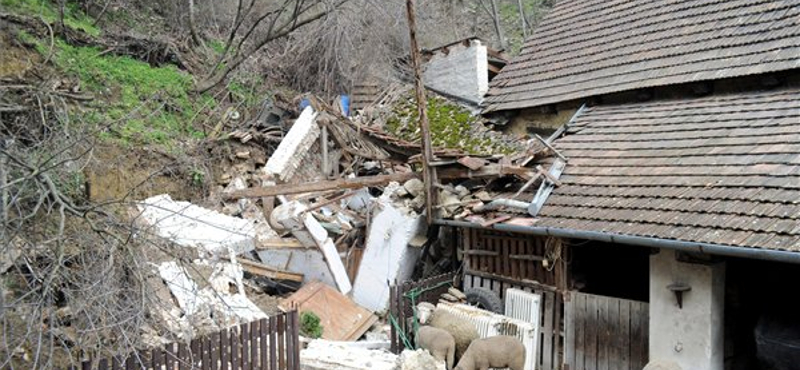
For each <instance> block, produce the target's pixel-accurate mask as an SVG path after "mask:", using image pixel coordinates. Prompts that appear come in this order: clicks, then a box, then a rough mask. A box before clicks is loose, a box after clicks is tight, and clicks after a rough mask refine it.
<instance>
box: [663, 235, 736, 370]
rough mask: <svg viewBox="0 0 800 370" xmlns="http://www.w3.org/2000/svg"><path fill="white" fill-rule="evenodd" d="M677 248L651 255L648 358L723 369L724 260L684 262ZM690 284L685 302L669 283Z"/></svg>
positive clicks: (703, 368) (696, 368) (704, 369)
mask: <svg viewBox="0 0 800 370" xmlns="http://www.w3.org/2000/svg"><path fill="white" fill-rule="evenodd" d="M675 254H676V253H675V251H673V250H668V249H662V250H661V251H660V252H659V253H658V254H656V255H653V256H651V257H650V361H651V362H656V361H671V362H675V363H677V364H678V365H680V366H681V368H682V369H692V370H723V368H724V366H723V365H724V363H723V344H724V335H723V334H724V333H723V322H724V320H723V319H724V316H723V314H724V309H725V264H724V263H716V264H711V265H705V264H694V263H683V262H678V261H677V260H676V259H675ZM673 283H682V284H686V285H688V286H690V287H691V291H688V292H685V293H683V308H679V307H678V304H677V301H676V298H675V294H674V293H673V292H672V291H671V290H669V289H667V286H668V285H670V284H673Z"/></svg>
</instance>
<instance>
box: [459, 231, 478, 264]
mask: <svg viewBox="0 0 800 370" xmlns="http://www.w3.org/2000/svg"><path fill="white" fill-rule="evenodd" d="M474 232H475V230H474V229H472V228H467V229H462V232H461V235H463V243H462V248H461V249H462V250H463V251H464V252H466V251H469V250H471V249H472V240H473V237H472V233H474ZM471 260H472V259H471V258H470V257H469V255H464V269H466V270H469V269H471V268H472V262H471Z"/></svg>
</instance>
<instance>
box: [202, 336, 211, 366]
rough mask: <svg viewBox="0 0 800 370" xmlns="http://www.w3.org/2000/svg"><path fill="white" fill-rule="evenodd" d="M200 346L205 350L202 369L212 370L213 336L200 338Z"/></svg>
mask: <svg viewBox="0 0 800 370" xmlns="http://www.w3.org/2000/svg"><path fill="white" fill-rule="evenodd" d="M200 346H201V348H202V350H203V364H202V366H201V369H203V370H211V335H204V336H203V337H202V338H200Z"/></svg>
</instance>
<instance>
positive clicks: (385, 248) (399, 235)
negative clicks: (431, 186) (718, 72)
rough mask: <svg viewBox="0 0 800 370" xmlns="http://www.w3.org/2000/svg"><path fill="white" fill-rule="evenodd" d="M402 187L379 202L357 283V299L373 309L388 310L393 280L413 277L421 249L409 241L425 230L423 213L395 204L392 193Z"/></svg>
mask: <svg viewBox="0 0 800 370" xmlns="http://www.w3.org/2000/svg"><path fill="white" fill-rule="evenodd" d="M398 188H399V185H397V183H393V184H391V185H390V186H388V187H386V192H385V193H384V195H383V196H381V197H380V198H378V200H377V201H376V202H377V203H376V204H375V206H374V207H375V208H374V209H373V214H374V216H373V217H372V220H370V227H369V235H367V241H366V247H365V249H364V255H363V256H362V258H361V265H360V267H359V270H358V275H357V276H356V281H355V283H354V284H353V300H354V301H355V302H356V303H358V304H359V305H361V306H363V307H365V308H367V309H368V310H371V311H373V312H383V311H385V310H386V309H387V307H388V303H389V284H390V283H393V282H394V281H395V280H397V281H404V280H407V279H409V278H410V277H411V273H412V272H413V271H414V265H415V264H416V263H417V259H418V258H419V255H420V249H419V248H415V247H411V246H409V242H410V241H411V239H412V238H414V236H416V235H417V234H420V233H423V232H424V231H425V230H424V229H425V227H424V220H423V217H422V216H421V215H419V214H416V213H414V212H413V211H410V210H408V209H404V208H398V207H396V206H395V205H394V204H393V203H392V201H391V199H390V197H391V194H392V193H393V192H394V191H395V190H396V189H398ZM393 189H394V190H393Z"/></svg>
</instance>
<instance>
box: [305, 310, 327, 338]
mask: <svg viewBox="0 0 800 370" xmlns="http://www.w3.org/2000/svg"><path fill="white" fill-rule="evenodd" d="M322 330H323V327H322V324H320V319H319V316H317V314H315V313H313V312H311V311H303V312H301V313H300V334H301V335H303V336H305V337H309V338H314V339H316V338H319V337H321V336H322Z"/></svg>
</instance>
